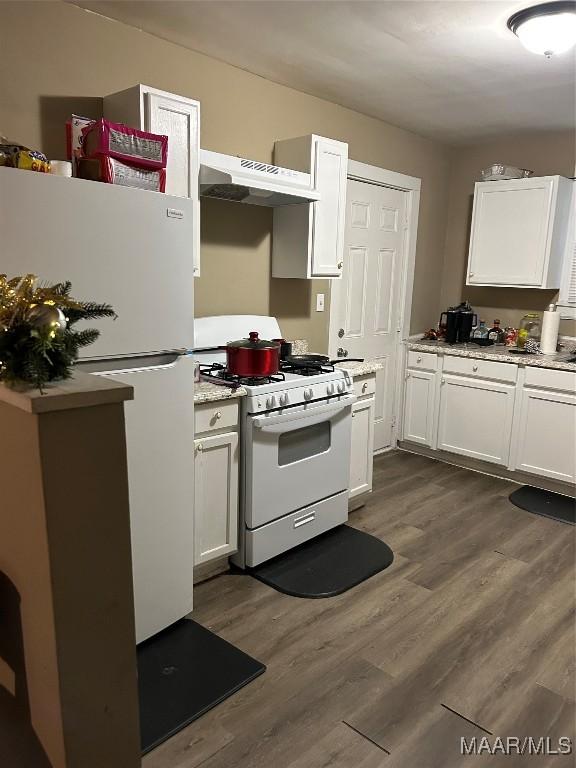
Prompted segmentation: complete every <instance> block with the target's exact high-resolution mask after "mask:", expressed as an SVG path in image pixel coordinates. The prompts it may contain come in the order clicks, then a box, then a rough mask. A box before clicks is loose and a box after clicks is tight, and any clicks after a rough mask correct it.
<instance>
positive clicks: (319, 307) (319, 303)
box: [316, 293, 324, 312]
mask: <svg viewBox="0 0 576 768" xmlns="http://www.w3.org/2000/svg"><path fill="white" fill-rule="evenodd" d="M316 312H324V294H323V293H317V294H316Z"/></svg>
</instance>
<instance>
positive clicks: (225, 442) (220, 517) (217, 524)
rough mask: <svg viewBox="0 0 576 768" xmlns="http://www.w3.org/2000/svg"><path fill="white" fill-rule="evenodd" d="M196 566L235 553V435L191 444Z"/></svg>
mask: <svg viewBox="0 0 576 768" xmlns="http://www.w3.org/2000/svg"><path fill="white" fill-rule="evenodd" d="M194 449H195V450H194V472H195V477H196V484H195V489H194V520H195V530H194V533H195V538H194V546H195V553H196V555H195V559H194V560H195V564H196V565H198V564H199V563H207V562H209V561H210V560H214V558H217V557H222V556H223V555H228V554H230V553H231V552H236V550H237V549H238V433H237V432H228V433H226V434H223V435H213V436H211V437H210V436H208V437H204V438H201V439H198V440H196V442H195V444H194Z"/></svg>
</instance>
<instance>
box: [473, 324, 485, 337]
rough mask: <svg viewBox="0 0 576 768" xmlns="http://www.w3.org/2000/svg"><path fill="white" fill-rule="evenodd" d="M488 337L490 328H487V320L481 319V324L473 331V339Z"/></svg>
mask: <svg viewBox="0 0 576 768" xmlns="http://www.w3.org/2000/svg"><path fill="white" fill-rule="evenodd" d="M487 337H488V328H486V321H485V320H480V322H479V324H478V325H477V326H476V328H474V330H473V331H472V338H473V339H486V338H487Z"/></svg>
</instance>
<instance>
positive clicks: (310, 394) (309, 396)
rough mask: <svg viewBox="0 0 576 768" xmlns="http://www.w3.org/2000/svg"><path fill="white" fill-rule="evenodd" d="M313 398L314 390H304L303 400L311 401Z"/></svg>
mask: <svg viewBox="0 0 576 768" xmlns="http://www.w3.org/2000/svg"><path fill="white" fill-rule="evenodd" d="M313 396H314V390H313V389H305V390H304V400H312V397H313Z"/></svg>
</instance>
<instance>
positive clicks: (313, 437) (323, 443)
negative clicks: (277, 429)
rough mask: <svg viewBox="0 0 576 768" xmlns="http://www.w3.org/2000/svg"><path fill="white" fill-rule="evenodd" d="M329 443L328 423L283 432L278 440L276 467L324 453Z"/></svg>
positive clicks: (329, 427)
mask: <svg viewBox="0 0 576 768" xmlns="http://www.w3.org/2000/svg"><path fill="white" fill-rule="evenodd" d="M330 441H331V422H330V421H323V422H321V423H320V424H313V425H312V426H310V427H302V428H301V429H294V430H291V431H290V432H284V434H282V435H280V437H279V438H278V465H279V466H280V467H285V466H286V465H287V464H294V463H295V462H296V461H303V460H304V459H310V458H312V457H313V456H317V455H318V454H320V453H326V451H327V450H329V448H330Z"/></svg>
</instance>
